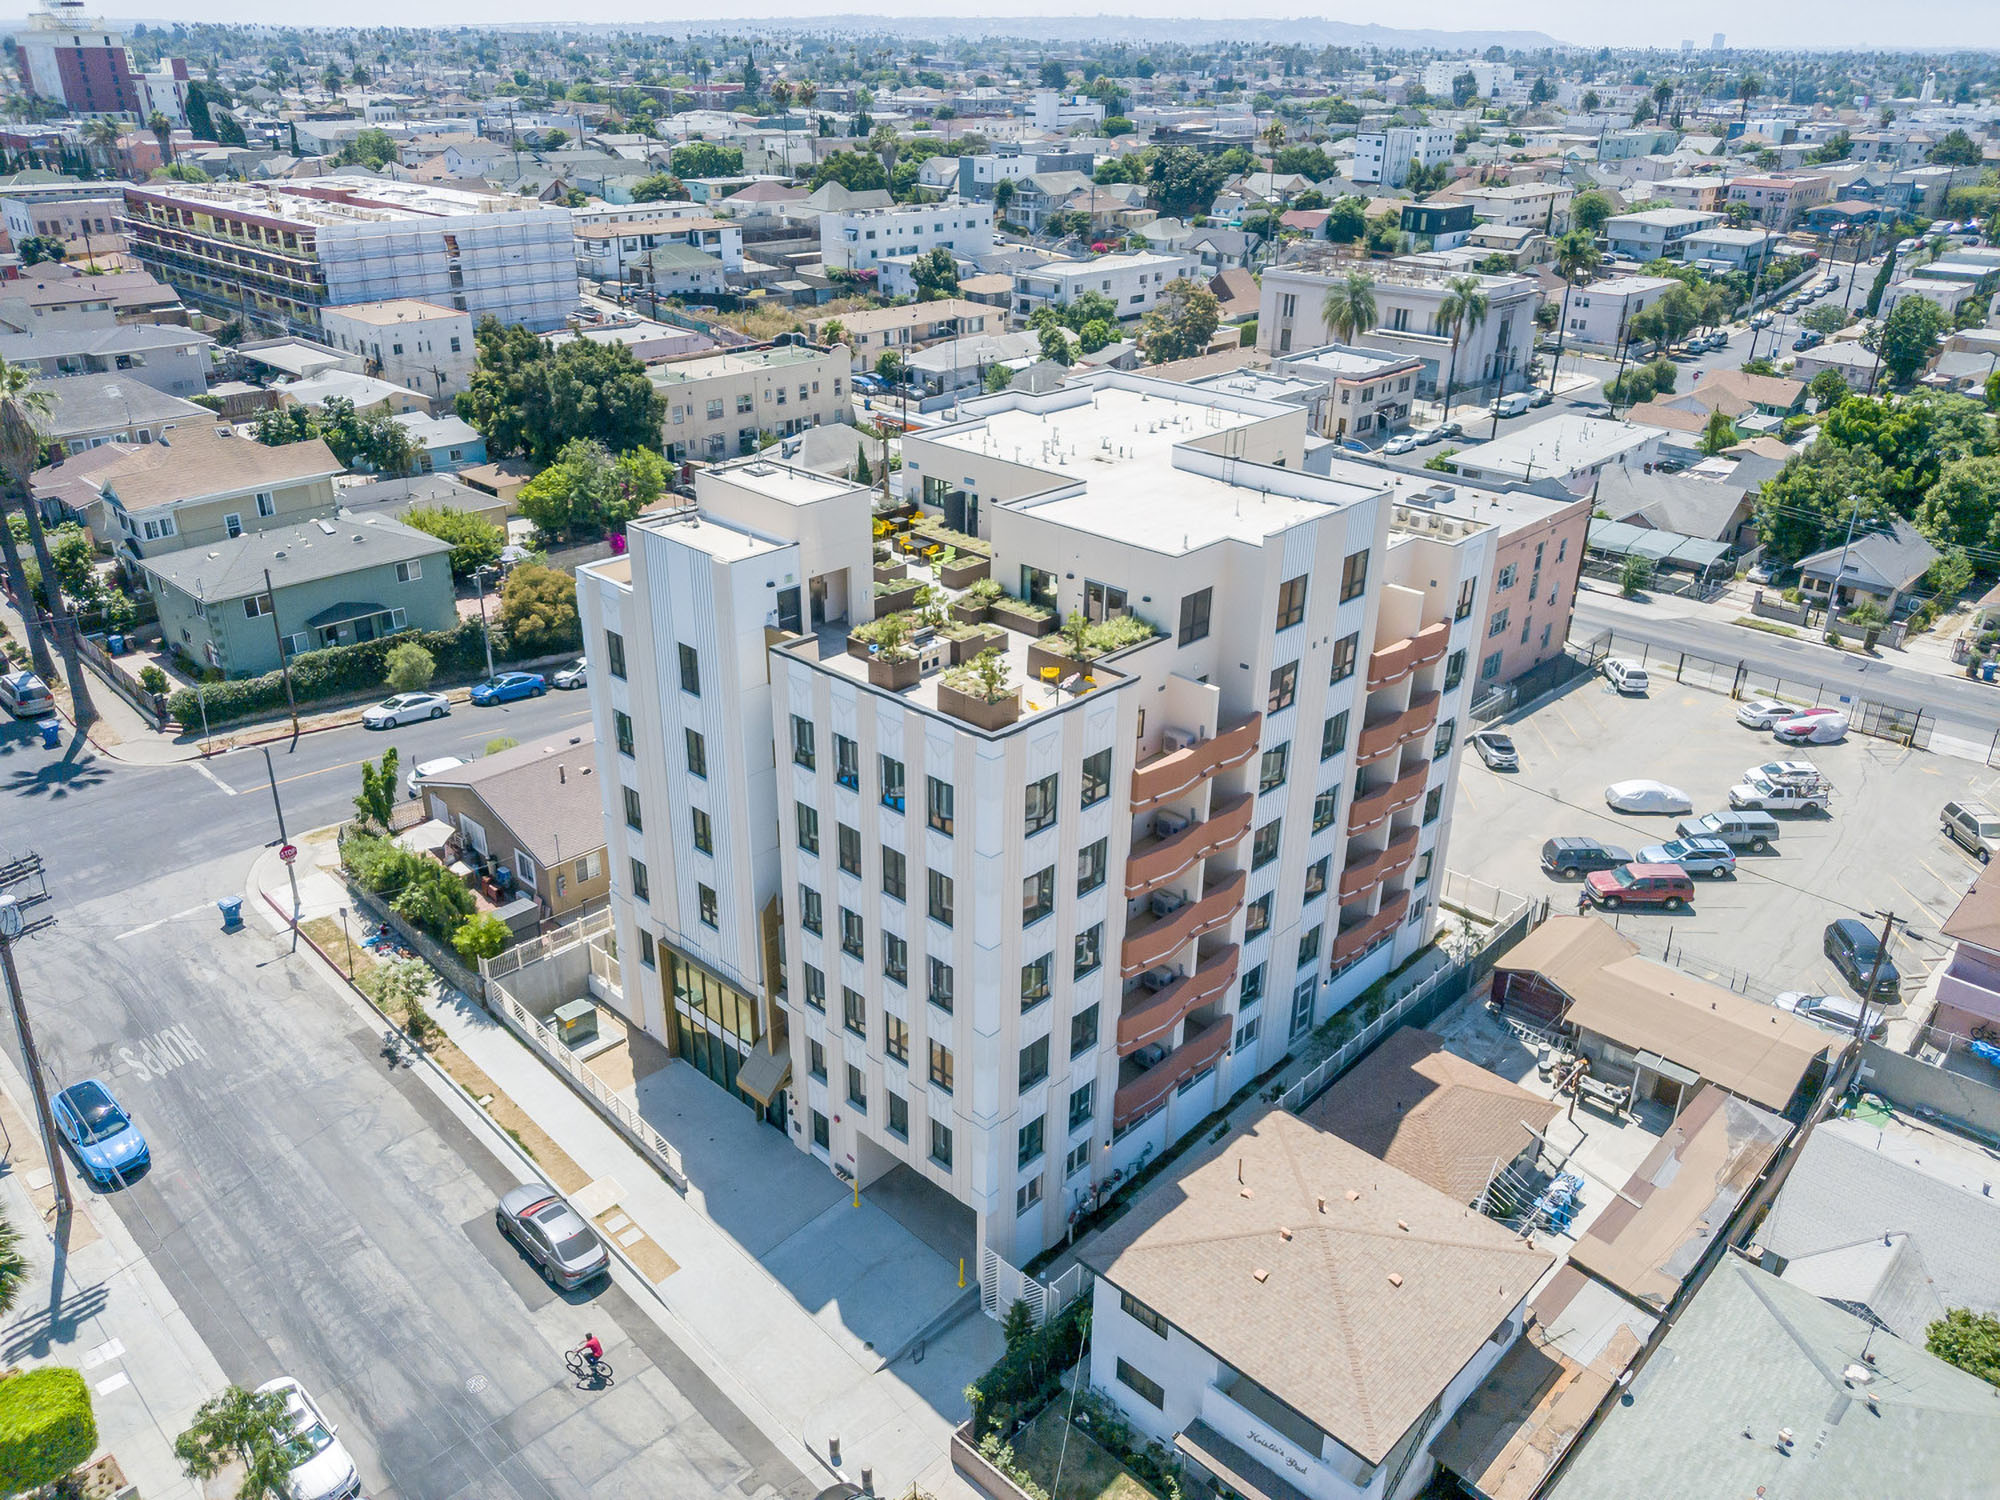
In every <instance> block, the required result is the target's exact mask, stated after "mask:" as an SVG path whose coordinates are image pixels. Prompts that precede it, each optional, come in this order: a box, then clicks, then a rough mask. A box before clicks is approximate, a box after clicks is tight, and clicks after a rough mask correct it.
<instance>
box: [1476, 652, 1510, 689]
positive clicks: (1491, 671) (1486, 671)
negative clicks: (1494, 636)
mask: <svg viewBox="0 0 2000 1500" xmlns="http://www.w3.org/2000/svg"><path fill="white" fill-rule="evenodd" d="M1504 654H1505V653H1504V652H1500V651H1495V652H1494V653H1493V654H1492V655H1490V656H1488V657H1486V658H1485V659H1484V660H1482V661H1481V662H1480V663H1479V678H1480V681H1482V682H1490V681H1492V680H1493V679H1494V678H1495V677H1498V676H1499V675H1500V659H1501V657H1502V656H1503V655H1504Z"/></svg>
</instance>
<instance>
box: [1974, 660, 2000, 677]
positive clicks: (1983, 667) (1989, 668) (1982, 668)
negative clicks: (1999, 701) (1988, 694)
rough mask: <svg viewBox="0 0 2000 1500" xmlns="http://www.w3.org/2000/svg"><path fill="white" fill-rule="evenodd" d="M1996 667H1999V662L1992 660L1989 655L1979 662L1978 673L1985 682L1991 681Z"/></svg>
mask: <svg viewBox="0 0 2000 1500" xmlns="http://www.w3.org/2000/svg"><path fill="white" fill-rule="evenodd" d="M1996 668H2000V663H1996V662H1995V661H1994V660H1993V658H1992V657H1990V656H1989V657H1987V658H1986V660H1985V661H1983V662H1981V663H1980V664H1979V675H1980V677H1982V678H1983V679H1985V680H1986V681H1987V682H1991V681H1992V680H1993V674H1994V671H1995V670H1996Z"/></svg>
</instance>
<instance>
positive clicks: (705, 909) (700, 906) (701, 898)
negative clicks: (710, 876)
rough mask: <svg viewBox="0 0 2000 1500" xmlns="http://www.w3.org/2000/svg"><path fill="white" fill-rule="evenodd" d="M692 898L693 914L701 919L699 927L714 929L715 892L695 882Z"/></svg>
mask: <svg viewBox="0 0 2000 1500" xmlns="http://www.w3.org/2000/svg"><path fill="white" fill-rule="evenodd" d="M694 897H695V913H696V915H698V916H699V917H700V918H701V925H702V926H704V927H714V926H715V925H716V907H715V892H714V891H713V890H711V889H710V888H709V887H707V886H705V885H702V884H701V883H699V882H696V884H695V888H694Z"/></svg>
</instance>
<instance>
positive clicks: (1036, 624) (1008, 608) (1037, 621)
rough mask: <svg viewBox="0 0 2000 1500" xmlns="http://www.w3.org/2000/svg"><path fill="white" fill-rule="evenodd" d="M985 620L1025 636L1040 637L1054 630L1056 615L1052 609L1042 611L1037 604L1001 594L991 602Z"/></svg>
mask: <svg viewBox="0 0 2000 1500" xmlns="http://www.w3.org/2000/svg"><path fill="white" fill-rule="evenodd" d="M987 618H988V619H990V620H992V621H994V622H995V623H997V624H1001V625H1005V626H1006V627H1007V628H1008V629H1009V630H1018V631H1020V632H1021V634H1023V635H1026V636H1033V637H1037V638H1039V637H1041V636H1045V635H1047V634H1048V633H1049V632H1050V631H1052V630H1054V629H1055V628H1056V615H1055V611H1054V610H1052V609H1044V608H1042V606H1041V605H1039V604H1026V603H1023V602H1022V601H1021V600H1019V599H1012V598H1009V597H1008V596H1007V595H1005V594H1002V595H1001V596H1000V597H999V598H998V599H995V600H994V601H993V607H992V608H991V609H990V610H989V611H988V612H987Z"/></svg>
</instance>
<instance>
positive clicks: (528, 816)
mask: <svg viewBox="0 0 2000 1500" xmlns="http://www.w3.org/2000/svg"><path fill="white" fill-rule="evenodd" d="M594 744H595V737H594V736H593V735H592V734H591V733H590V731H589V730H587V729H586V730H584V731H583V732H582V733H581V734H568V733H561V734H552V735H549V736H547V737H546V738H543V739H539V740H530V741H529V742H528V743H527V744H525V745H516V746H514V748H513V749H511V750H501V751H498V752H497V753H495V754H492V755H482V756H479V757H478V758H477V759H474V760H470V761H467V762H466V763H465V764H464V765H462V766H455V767H453V768H452V769H451V770H449V771H446V772H443V773H442V774H439V775H434V776H429V777H426V778H425V784H426V785H427V786H432V787H443V788H451V787H463V788H464V789H465V790H467V791H469V792H471V793H472V794H473V795H474V796H476V797H478V799H479V800H480V802H481V803H483V804H484V805H485V807H486V810H487V811H488V812H490V813H492V815H493V816H494V818H495V819H497V820H498V821H499V822H500V823H502V824H503V825H505V827H506V829H507V831H508V833H510V834H511V835H513V839H514V842H515V844H516V845H517V846H518V847H520V848H522V849H525V850H527V852H528V853H529V854H531V855H533V856H534V859H535V862H536V863H537V864H539V865H541V866H542V867H543V868H544V869H550V868H553V867H554V866H556V865H559V864H561V863H562V862H563V861H564V860H570V859H576V858H578V857H580V856H582V855H585V854H589V853H591V852H592V851H593V850H597V849H602V848H603V847H604V802H603V797H602V790H601V788H600V787H599V786H598V783H597V756H596V752H595V750H594V748H593V746H594Z"/></svg>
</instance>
